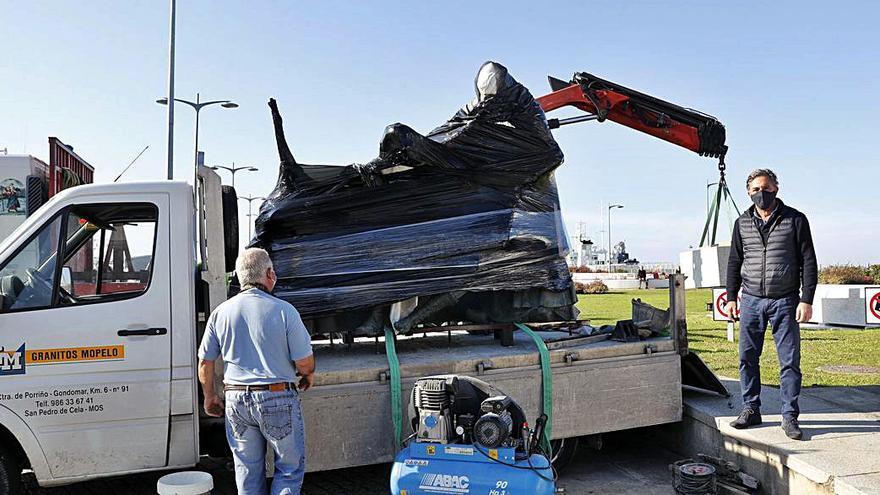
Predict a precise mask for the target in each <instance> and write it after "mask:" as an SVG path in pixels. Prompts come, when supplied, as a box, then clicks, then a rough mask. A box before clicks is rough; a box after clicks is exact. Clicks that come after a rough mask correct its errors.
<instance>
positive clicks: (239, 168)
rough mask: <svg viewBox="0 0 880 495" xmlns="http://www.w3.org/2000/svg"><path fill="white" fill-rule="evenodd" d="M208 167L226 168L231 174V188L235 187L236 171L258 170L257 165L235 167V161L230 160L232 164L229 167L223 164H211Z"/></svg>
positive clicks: (215, 168)
mask: <svg viewBox="0 0 880 495" xmlns="http://www.w3.org/2000/svg"><path fill="white" fill-rule="evenodd" d="M208 168H210V169H211V170H219V169H221V168H222V169H223V170H228V171H229V173H231V174H232V188H233V189H235V173H236V172H241V171H242V170H245V171H247V172H256V171H257V170H259V169H258V168H257V167H250V166H241V167H236V166H235V162H232V166H231V167H227V166H225V165H212V166H210V167H208Z"/></svg>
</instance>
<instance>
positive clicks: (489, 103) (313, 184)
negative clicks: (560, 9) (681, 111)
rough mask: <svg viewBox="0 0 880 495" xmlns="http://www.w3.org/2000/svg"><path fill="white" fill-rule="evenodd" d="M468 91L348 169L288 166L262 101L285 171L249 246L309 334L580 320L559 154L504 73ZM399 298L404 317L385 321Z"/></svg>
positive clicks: (486, 71)
mask: <svg viewBox="0 0 880 495" xmlns="http://www.w3.org/2000/svg"><path fill="white" fill-rule="evenodd" d="M476 86H477V88H476V89H477V97H476V98H475V99H474V101H473V102H471V103H470V104H469V105H467V106H466V107H465V108H463V109H461V110H459V111H458V112H457V113H456V114H455V116H453V118H452V119H450V120H449V121H448V122H446V123H445V124H443V125H441V126H440V127H438V128H437V129H434V130H433V131H431V132H430V133H429V134H427V135H426V136H422V135H420V134H419V133H417V132H416V131H414V130H413V129H411V128H409V127H407V126H405V125H403V124H394V125H391V126H388V127H387V128H386V130H385V134H384V136H383V139H382V142H381V144H380V154H379V157H378V158H376V159H374V160H372V161H371V162H369V163H366V164H354V165H349V166H344V167H343V166H328V165H304V164H299V163H296V161H295V159H294V158H293V155H292V153H291V152H290V150H289V148H288V146H287V143H286V140H285V138H284V134H283V129H282V125H281V116H280V114H279V112H278V109H277V106H276V105H275V102H274V100H270V103H269V105H270V107H271V108H272V115H273V119H274V122H275V132H276V138H277V140H278V149H279V154H280V155H281V170H280V173H279V178H278V183H277V185H276V187H275V190H274V191H273V192H272V194H271V195H270V196H269V198H268V199H267V200H266V202H265V203H263V205H262V207H261V208H260V215H259V217H258V218H257V220H256V229H255V231H256V232H255V236H254V239H253V240H252V241H251V246H259V247H263V248H265V249H267V250H268V251H269V254H270V255H271V257H272V259H273V261H274V263H275V270H276V272H277V274H278V277H279V279H278V285H277V287H276V289H275V294H276V295H277V296H278V297H281V298H283V299H285V300H287V301H289V302H291V303H292V304H293V305H294V306H295V307H296V308H297V309H298V310H299V312H300V314H301V315H302V316H303V318H304V319H305V320H307V323H308V324H309V326H310V329H311V330H312V332H313V333H327V332H331V331H332V332H337V331H339V332H353V333H354V334H357V335H373V334H376V333H379V332H381V330H382V328H383V327H384V326H386V325H387V324H389V323H394V326H395V328H396V329H397V330H398V331H399V332H401V333H407V332H409V331H412V330H413V329H414V328H415V326H416V325H418V324H431V323H442V322H459V321H461V322H469V323H492V322H498V323H502V322H504V323H506V322H513V321H535V322H537V321H551V320H553V321H556V320H566V319H572V318H574V317H575V316H576V310H575V309H574V308H573V304H574V303H575V295H574V291H573V289H572V282H571V277H570V275H569V272H568V267H567V265H566V263H565V258H564V256H565V254H566V251H567V243H566V240H565V231H564V228H563V225H562V220H561V216H560V212H559V197H558V195H557V191H556V185H555V182H554V179H553V170H554V169H555V168H556V167H558V166H559V165H560V164H561V163H562V159H563V155H562V151H561V150H560V149H559V146H558V145H557V144H556V141H554V139H553V136H552V135H551V134H550V130H549V128H548V127H547V122H546V119H545V117H544V112H543V111H542V110H541V108H540V106H539V105H538V104H537V102H536V101H535V100H534V98H533V97H532V95H531V94H530V93H529V91H528V90H527V89H526V88H525V87H523V86H522V85H521V84H519V83H517V82H516V81H515V80H514V79H513V77H511V76H510V75H509V74H508V72H507V69H506V68H504V67H503V66H501V65H500V64H497V63H493V62H487V63H485V64H483V66H482V67H481V68H480V71H479V73H478V75H477V80H476ZM416 297H418V300H417V303H416V300H415V299H411V298H416ZM404 300H410V301H409V302H410V303H411V304H410V307H409V309H410V310H412V312H411V313H409V317H406V318H402V319H401V318H400V317H399V315H397V317H395V318H392V321H389V315H388V313H389V310H390V307H391V305H392V304H393V303H396V302H399V301H404ZM413 308H414V310H413ZM398 313H399V312H398ZM404 313H406V312H404ZM404 316H406V315H405V314H404Z"/></svg>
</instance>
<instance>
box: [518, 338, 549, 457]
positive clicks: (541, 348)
mask: <svg viewBox="0 0 880 495" xmlns="http://www.w3.org/2000/svg"><path fill="white" fill-rule="evenodd" d="M516 327H517V328H519V329H520V330H522V331H523V332H525V333H526V335H528V336H529V337H531V338H532V340H534V341H535V345H536V346H537V347H538V353H539V354H540V355H541V393H542V395H543V401H542V407H541V409H542V411H541V412H542V413H543V414H546V415H547V425H546V426H545V427H544V438H543V445H542V447H543V448H544V451H545V452H547V454H548V455H552V452H553V451H552V449H551V447H550V436H551V435H552V433H553V372H552V371H551V370H550V351H549V350H547V344H545V343H544V339H542V338H541V336H540V335H538V334H537V333H535V331H534V330H532V329H531V328H529V327H527V326H525V325H523V324H522V323H516Z"/></svg>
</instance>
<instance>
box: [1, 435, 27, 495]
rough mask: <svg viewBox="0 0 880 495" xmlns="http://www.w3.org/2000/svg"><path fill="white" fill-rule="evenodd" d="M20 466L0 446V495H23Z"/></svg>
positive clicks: (13, 457)
mask: <svg viewBox="0 0 880 495" xmlns="http://www.w3.org/2000/svg"><path fill="white" fill-rule="evenodd" d="M23 494H24V485H22V482H21V464H20V463H19V461H18V459H17V458H15V456H13V455H12V454H10V453H9V451H8V450H6V449H5V448H3V447H2V446H0V495H23Z"/></svg>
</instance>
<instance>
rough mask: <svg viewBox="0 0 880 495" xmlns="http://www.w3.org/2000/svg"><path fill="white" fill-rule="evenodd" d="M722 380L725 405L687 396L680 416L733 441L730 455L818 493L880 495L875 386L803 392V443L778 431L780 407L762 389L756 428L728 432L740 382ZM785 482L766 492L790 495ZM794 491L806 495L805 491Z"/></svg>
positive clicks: (879, 402)
mask: <svg viewBox="0 0 880 495" xmlns="http://www.w3.org/2000/svg"><path fill="white" fill-rule="evenodd" d="M767 372H770V373H773V372H774V370H768V371H767ZM722 381H723V382H724V385H725V386H726V387H727V389H728V390H729V391H730V392H731V393H732V394H733V397H732V399H733V400H732V401H731V403H730V404H729V405H728V401H727V399H722V398H717V397H711V396H706V395H694V394H686V396H685V414H686V415H687V416H689V417H691V418H694V419H695V420H697V421H699V422H701V423H703V424H705V425H709V426H711V427H712V428H714V429H716V430H717V431H718V432H720V433H721V434H722V435H723V437H724V438H725V439H730V440H733V441H730V440H725V443H724V448H725V450H727V451H728V452H729V453H735V454H739V455H743V454H744V453H745V454H746V455H747V456H748V457H749V458H752V459H763V461H762V462H764V463H765V464H766V465H767V466H769V467H770V468H771V469H773V466H784V468H787V470H788V471H791V472H793V473H794V474H796V475H798V476H800V477H802V478H804V480H805V481H806V480H809V481H810V482H812V483H813V485H815V486H816V487H817V491H816V492H817V493H819V492H821V493H829V492H830V493H836V494H880V385H871V386H858V387H820V386H816V387H805V388H803V389H802V392H801V396H800V401H799V403H800V408H801V415H800V423H801V428H802V429H803V432H804V440H803V441H797V440H791V439H789V438H787V437H786V436H785V434H784V433H783V431H782V429H781V428H780V422H781V419H782V418H781V416H780V415H779V411H780V409H781V403H780V400H779V389H777V388H775V387H766V386H765V387H763V388H762V391H761V401H762V406H761V416H762V417H763V420H764V423H763V424H762V425H761V426H758V427H754V428H749V429H747V430H735V429H733V428H731V427H730V426H729V424H728V423H729V422H730V421H731V420H733V419H734V418H735V417H736V415H737V414H738V413H739V410H740V403H741V400H740V399H739V397H740V389H739V382H738V381H736V380H731V379H722ZM731 406H732V407H731ZM777 470H778V469H777ZM752 474H755V475H756V476H760V474H759V473H756V472H755V473H752ZM768 478H769V476H768ZM786 482H787V480H786V479H782V480H781V481H778V482H777V486H775V487H773V488H772V489H770V490H769V491H768V492H767V493H789V492H792V490H793V488H790V487H787V486H785V483H786ZM768 488H770V487H768ZM798 490H801V491H800V492H799V493H806V492H805V491H803V490H806V488H799V489H798ZM792 493H794V492H792Z"/></svg>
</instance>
